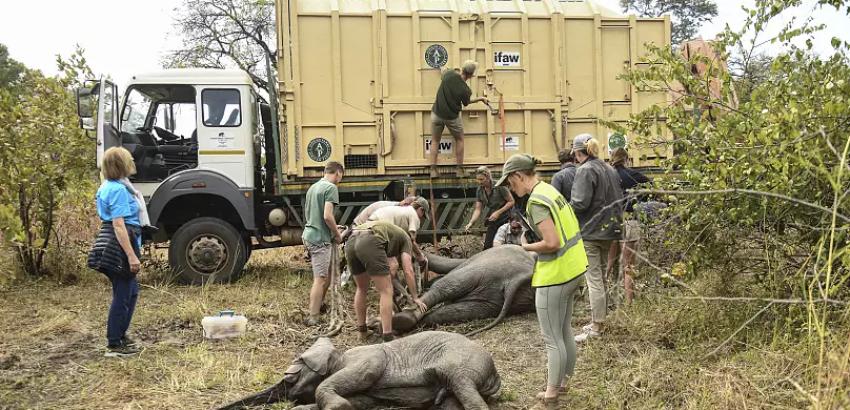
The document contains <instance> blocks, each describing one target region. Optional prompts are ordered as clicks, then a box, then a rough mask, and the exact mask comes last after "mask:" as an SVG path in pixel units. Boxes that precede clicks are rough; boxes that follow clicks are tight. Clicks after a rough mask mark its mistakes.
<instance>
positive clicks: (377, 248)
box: [345, 231, 390, 276]
mask: <svg viewBox="0 0 850 410" xmlns="http://www.w3.org/2000/svg"><path fill="white" fill-rule="evenodd" d="M345 260H346V261H347V262H348V271H349V272H351V274H352V275H360V274H363V273H368V274H369V275H370V276H388V275H389V274H390V265H389V263H388V262H387V243H386V242H384V241H382V240H381V239H380V238H378V237H377V236H375V235H374V234H372V232H370V231H363V232H360V233H357V234H355V235H352V236H351V238H349V239H348V242H346V244H345Z"/></svg>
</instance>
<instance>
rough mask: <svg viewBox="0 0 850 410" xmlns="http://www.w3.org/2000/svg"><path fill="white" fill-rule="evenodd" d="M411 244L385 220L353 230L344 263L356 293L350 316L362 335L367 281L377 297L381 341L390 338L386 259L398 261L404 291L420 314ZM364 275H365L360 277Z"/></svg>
mask: <svg viewBox="0 0 850 410" xmlns="http://www.w3.org/2000/svg"><path fill="white" fill-rule="evenodd" d="M412 255H413V244H412V243H411V242H410V237H409V236H408V234H407V232H405V231H404V230H403V229H401V228H399V227H397V226H395V225H393V224H392V223H390V222H387V221H372V222H367V223H365V224H363V225H359V226H357V227H356V228H354V231H353V232H352V233H351V237H350V238H349V239H348V242H347V243H346V244H345V260H346V261H347V262H348V270H349V271H350V272H351V274H352V276H354V282H355V283H356V284H357V291H356V292H355V294H354V313H355V315H356V316H357V330H358V331H359V332H360V334H361V336H365V335H366V332H367V330H366V291H367V290H369V282H370V280H371V281H372V282H374V283H375V288H377V289H378V293H379V294H380V296H381V301H380V316H381V327H382V331H383V335H382V336H383V340H384V341H390V340H392V338H393V285H392V279H391V277H390V265H389V259H390V258H399V259H401V266H402V269H403V270H404V276H405V277H406V278H407V288H408V289H409V290H410V295H411V296H412V297H413V301H414V302H415V303H416V305H417V306H419V308H420V309H422V311H423V312H424V311H425V310H426V306H425V304H424V303H422V301H421V300H420V299H419V293H418V292H417V290H416V279H415V277H414V274H413V262H412ZM364 273H366V274H367V275H364Z"/></svg>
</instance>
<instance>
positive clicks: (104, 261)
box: [87, 221, 141, 279]
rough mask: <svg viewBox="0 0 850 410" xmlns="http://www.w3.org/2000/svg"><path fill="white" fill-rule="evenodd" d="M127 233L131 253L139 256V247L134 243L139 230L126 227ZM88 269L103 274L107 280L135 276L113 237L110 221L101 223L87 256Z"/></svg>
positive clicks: (113, 231)
mask: <svg viewBox="0 0 850 410" xmlns="http://www.w3.org/2000/svg"><path fill="white" fill-rule="evenodd" d="M126 226H127V233H128V234H129V236H130V244H131V245H132V246H133V251H134V252H135V253H136V256H141V253H140V251H139V247H138V245H137V242H136V238H137V237H138V235H139V233H140V232H138V231H139V228H137V227H135V226H133V225H126ZM87 262H88V267H89V268H90V269H93V270H96V271H98V272H100V273H103V274H104V275H106V276H107V277H109V278H113V277H116V278H122V279H129V278H132V277H134V276H135V275H136V274H135V273H133V272H131V271H130V262H129V260H128V259H127V254H126V253H124V249H122V248H121V244H120V243H119V242H118V238H117V237H116V236H115V227H113V226H112V222H111V221H103V223H102V224H101V226H100V232H98V234H97V237H96V238H95V240H94V244H92V247H91V250H89V254H88V261H87Z"/></svg>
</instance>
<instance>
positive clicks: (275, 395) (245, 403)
mask: <svg viewBox="0 0 850 410" xmlns="http://www.w3.org/2000/svg"><path fill="white" fill-rule="evenodd" d="M284 389H285V388H284V387H283V382H280V383H279V384H276V385H274V386H272V387H269V388H268V389H266V390H263V391H261V392H259V393H257V394H254V395H251V396H248V397H244V398H241V399H239V400H237V401H235V402H233V403H230V404H228V405H227V406H224V407H220V408H219V409H218V410H236V409H243V408H248V407H255V406H260V405H263V404H271V403H276V402H279V401H281V400H283V399H285V397H283V396H284V394H283V391H282V390H284Z"/></svg>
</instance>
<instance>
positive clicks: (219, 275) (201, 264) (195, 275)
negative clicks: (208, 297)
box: [168, 217, 248, 285]
mask: <svg viewBox="0 0 850 410" xmlns="http://www.w3.org/2000/svg"><path fill="white" fill-rule="evenodd" d="M246 252H247V250H246V249H245V242H244V241H243V240H242V235H240V234H239V231H237V230H236V228H234V227H233V225H231V224H229V223H227V222H226V221H224V220H221V219H218V218H210V217H203V218H195V219H192V220H191V221H189V222H186V223H185V224H183V226H181V227H180V228H179V229H177V232H175V233H174V236H172V238H171V246H169V247H168V263H169V264H170V265H171V269H173V270H174V273H175V275H176V278H177V282H179V283H182V284H188V285H203V284H206V283H227V282H230V281H231V280H234V279H236V278H237V277H238V276H239V272H240V271H241V270H242V267H243V266H244V265H245V262H246V261H247V260H248V258H247V253H246Z"/></svg>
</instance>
